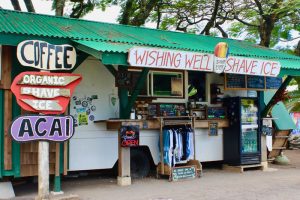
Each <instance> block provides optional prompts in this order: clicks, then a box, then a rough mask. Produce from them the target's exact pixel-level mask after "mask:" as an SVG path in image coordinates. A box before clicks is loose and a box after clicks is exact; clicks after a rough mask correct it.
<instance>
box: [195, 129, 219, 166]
mask: <svg viewBox="0 0 300 200" xmlns="http://www.w3.org/2000/svg"><path fill="white" fill-rule="evenodd" d="M195 143H196V159H197V160H199V161H200V162H209V161H222V160H223V130H222V129H218V135H217V136H209V135H208V129H195Z"/></svg>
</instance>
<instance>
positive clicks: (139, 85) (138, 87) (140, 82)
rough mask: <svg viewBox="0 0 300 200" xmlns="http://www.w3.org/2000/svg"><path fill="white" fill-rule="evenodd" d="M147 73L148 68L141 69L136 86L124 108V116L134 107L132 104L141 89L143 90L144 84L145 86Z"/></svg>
mask: <svg viewBox="0 0 300 200" xmlns="http://www.w3.org/2000/svg"><path fill="white" fill-rule="evenodd" d="M148 73H149V68H143V71H142V73H141V74H140V77H139V79H138V81H137V83H136V85H135V86H134V90H133V92H132V95H131V97H130V99H129V102H128V104H127V106H126V115H130V111H131V109H132V107H133V105H134V102H135V101H136V99H137V97H138V95H139V93H140V91H141V89H142V88H143V86H144V84H145V79H146V78H147V75H148Z"/></svg>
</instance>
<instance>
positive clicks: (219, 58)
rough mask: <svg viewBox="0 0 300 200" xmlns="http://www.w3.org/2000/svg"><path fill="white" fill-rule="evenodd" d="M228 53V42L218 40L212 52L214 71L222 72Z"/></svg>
mask: <svg viewBox="0 0 300 200" xmlns="http://www.w3.org/2000/svg"><path fill="white" fill-rule="evenodd" d="M228 54H229V48H228V44H227V43H226V42H219V43H218V44H217V45H216V47H215V52H214V55H215V56H214V72H216V73H218V74H220V73H222V72H224V69H225V67H226V59H227V57H228Z"/></svg>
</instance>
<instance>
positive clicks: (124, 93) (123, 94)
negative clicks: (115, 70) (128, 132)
mask: <svg viewBox="0 0 300 200" xmlns="http://www.w3.org/2000/svg"><path fill="white" fill-rule="evenodd" d="M119 70H128V67H126V66H119ZM119 102H120V118H121V119H129V116H130V114H129V113H127V112H126V108H127V105H128V89H127V88H119Z"/></svg>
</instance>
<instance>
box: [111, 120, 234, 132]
mask: <svg viewBox="0 0 300 200" xmlns="http://www.w3.org/2000/svg"><path fill="white" fill-rule="evenodd" d="M174 121H175V120H174ZM209 122H218V127H219V128H225V127H228V126H229V122H228V120H227V119H220V120H195V124H194V128H195V129H197V128H208V123H209ZM122 123H123V125H139V126H140V129H141V130H159V129H160V122H159V120H158V119H149V120H131V119H124V120H122V119H111V120H107V121H106V128H107V130H118V129H120V127H121V124H122Z"/></svg>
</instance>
